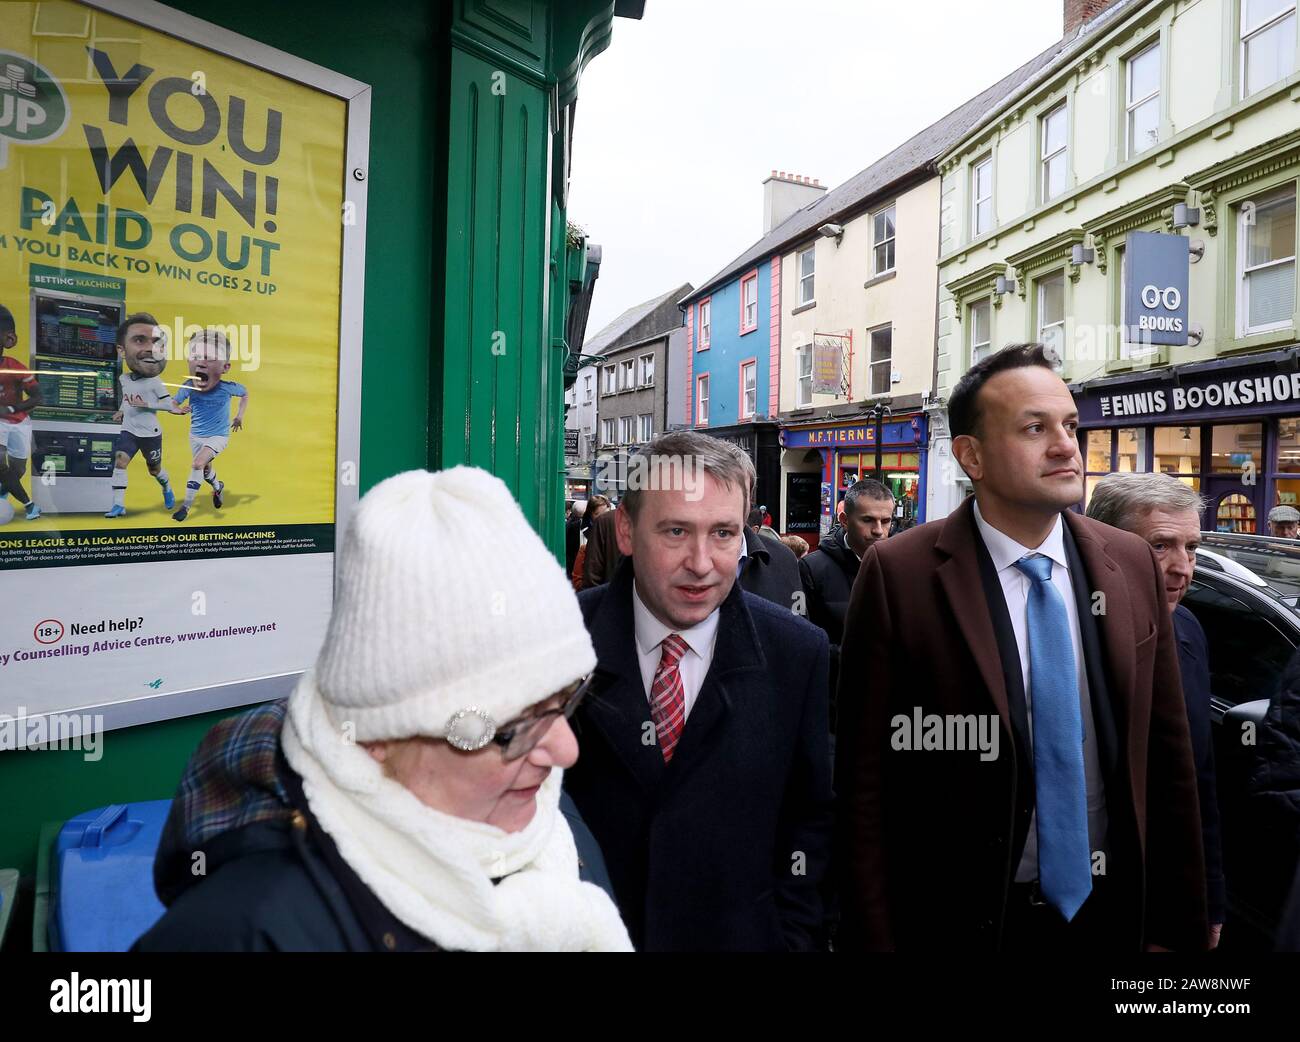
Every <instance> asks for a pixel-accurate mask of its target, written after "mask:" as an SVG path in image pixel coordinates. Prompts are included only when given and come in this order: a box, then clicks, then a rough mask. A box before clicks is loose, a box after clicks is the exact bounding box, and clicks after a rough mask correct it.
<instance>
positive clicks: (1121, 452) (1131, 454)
mask: <svg viewBox="0 0 1300 1042" xmlns="http://www.w3.org/2000/svg"><path fill="white" fill-rule="evenodd" d="M1116 433H1117V435H1118V445H1117V447H1116V452H1115V469H1116V470H1118V471H1119V472H1120V473H1121V474H1127V473H1130V472H1135V471H1141V470H1146V469H1147V432H1146V429H1145V428H1143V427H1129V428H1126V429H1124V430H1120V431H1118V432H1116Z"/></svg>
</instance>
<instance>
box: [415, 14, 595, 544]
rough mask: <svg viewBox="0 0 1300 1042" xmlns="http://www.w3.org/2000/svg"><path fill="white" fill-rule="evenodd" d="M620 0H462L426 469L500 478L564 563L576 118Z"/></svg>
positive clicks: (454, 38) (455, 20)
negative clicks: (477, 471) (569, 228)
mask: <svg viewBox="0 0 1300 1042" xmlns="http://www.w3.org/2000/svg"><path fill="white" fill-rule="evenodd" d="M614 6H615V5H614V3H613V2H612V0H605V2H599V0H457V3H456V6H455V8H454V12H453V15H452V25H451V62H450V90H449V106H450V109H449V117H448V141H447V252H446V281H445V289H446V297H445V302H444V308H443V314H444V321H443V330H442V334H443V335H442V337H441V342H438V341H437V340H435V342H434V345H433V349H434V351H435V352H438V351H441V359H440V363H441V364H440V365H438V364H435V365H434V366H433V367H432V372H433V373H434V374H435V376H434V377H433V380H434V383H435V386H434V387H433V388H432V389H431V391H432V393H431V398H432V406H433V407H432V409H431V418H430V463H431V465H432V466H434V467H451V466H455V465H456V464H458V463H468V464H471V465H474V466H479V467H483V468H485V469H487V470H490V471H491V472H492V473H494V474H496V475H498V476H499V477H500V478H501V479H502V480H504V481H505V483H506V484H507V485H508V486H509V487H510V489H511V491H512V492H514V494H515V496H516V498H518V500H519V502H520V504H521V505H522V506H523V509H524V514H525V516H527V517H528V519H529V521H531V522H532V523H533V525H534V526H535V527H536V528H537V530H538V532H539V533H540V534H541V535H542V538H543V539H544V540H545V541H546V543H547V545H548V546H550V547H551V549H552V550H553V551H554V552H555V553H556V554H557V556H558V555H560V554H561V553H562V546H563V535H564V532H563V523H564V519H563V512H564V510H563V508H564V484H563V475H564V362H565V357H566V354H567V347H566V345H565V343H564V316H565V313H566V311H567V306H568V275H567V262H566V255H565V228H566V223H567V220H566V211H567V206H568V199H567V186H568V170H569V147H570V142H571V125H572V124H571V114H572V111H573V110H572V105H573V102H574V101H575V99H576V96H577V85H578V79H579V77H580V76H581V74H582V70H583V68H584V67H585V66H586V63H587V62H588V61H589V60H590V59H591V58H592V57H593V56H594V55H595V54H597V53H599V52H600V51H601V50H603V49H604V48H605V47H606V46H608V43H609V38H610V33H611V26H612V23H613V18H614Z"/></svg>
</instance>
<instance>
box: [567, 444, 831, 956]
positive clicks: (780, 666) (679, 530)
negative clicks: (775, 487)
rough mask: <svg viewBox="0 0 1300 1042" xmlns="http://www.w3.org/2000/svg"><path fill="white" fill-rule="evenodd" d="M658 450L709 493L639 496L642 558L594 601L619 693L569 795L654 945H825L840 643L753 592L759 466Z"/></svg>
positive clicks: (590, 710)
mask: <svg viewBox="0 0 1300 1042" xmlns="http://www.w3.org/2000/svg"><path fill="white" fill-rule="evenodd" d="M642 452H643V453H644V454H646V455H647V456H648V457H649V458H651V459H654V458H663V459H670V458H676V459H681V460H686V461H688V462H691V463H692V466H691V467H689V468H688V469H687V472H688V473H694V474H695V476H696V477H697V479H698V482H693V483H691V484H690V485H688V486H687V487H686V488H685V489H681V488H667V487H663V486H660V487H656V488H651V489H647V490H637V491H630V492H629V493H628V495H627V496H626V497H625V498H624V500H623V502H622V503H621V504H620V506H619V509H618V511H617V514H616V517H617V518H618V536H619V545H620V546H621V547H622V549H623V552H624V553H625V554H626V555H628V557H629V559H626V560H624V562H623V564H622V566H621V567H620V569H619V571H618V573H617V574H616V575H615V577H614V580H613V581H612V582H611V583H610V584H609V585H607V586H603V587H598V588H596V589H594V590H587V591H584V592H583V593H582V594H580V595H579V598H578V600H579V603H580V604H581V606H582V612H583V615H584V617H585V618H586V620H587V628H588V630H589V632H590V633H591V638H592V643H593V644H594V645H595V647H596V655H597V659H598V663H599V665H598V671H599V674H600V676H601V678H602V683H601V685H600V687H599V688H597V689H596V690H594V691H593V693H592V696H591V697H590V698H589V699H588V700H587V701H586V702H585V703H584V704H583V705H582V706H581V707H580V708H579V710H578V712H577V713H576V714H575V716H574V718H573V721H572V722H573V724H574V727H575V730H576V731H577V733H578V744H579V749H580V756H579V758H578V763H577V764H576V765H575V766H574V767H573V768H571V769H570V770H568V771H566V772H565V778H564V784H565V788H566V789H567V790H568V792H569V793H570V795H572V796H573V800H574V803H575V804H576V805H577V807H578V810H579V811H580V812H581V814H582V816H583V818H584V820H585V821H586V822H587V825H588V826H589V827H590V828H591V831H592V833H593V834H594V835H595V837H596V840H597V842H598V843H599V844H600V847H601V849H602V850H603V852H604V855H605V861H606V864H607V865H608V867H609V874H610V878H611V879H612V880H613V884H614V893H615V896H616V899H617V901H618V906H619V911H620V913H621V914H622V916H623V920H624V922H625V923H626V924H627V927H628V932H629V934H630V935H631V937H632V943H633V944H634V945H635V947H636V948H637V949H638V950H641V951H700V950H707V951H720V950H730V951H737V950H748V951H786V950H813V949H818V948H821V947H823V946H824V939H823V936H822V922H823V906H822V899H821V894H820V889H819V884H820V883H821V881H822V877H823V874H824V872H825V869H826V865H827V862H828V859H829V854H830V830H831V822H832V816H831V805H832V804H831V801H832V793H831V784H830V750H829V744H828V735H827V718H826V712H827V710H826V701H827V700H826V668H827V650H826V636H825V634H823V633H822V632H821V631H820V630H818V629H817V628H816V627H815V626H812V625H810V624H809V623H808V622H806V621H805V620H803V619H801V618H799V617H797V616H796V615H794V614H793V613H792V612H790V611H789V610H788V609H787V608H784V607H777V606H775V605H773V604H769V603H768V602H767V601H765V600H763V599H762V598H759V597H755V596H754V595H752V594H750V593H747V592H745V591H744V590H743V589H741V588H740V586H739V585H738V584H737V583H736V566H737V558H738V555H739V548H740V540H741V535H742V532H743V530H744V527H745V524H744V522H745V507H746V504H747V499H748V489H749V487H750V485H751V483H752V480H753V478H752V475H753V464H752V462H750V461H749V458H748V457H747V456H746V455H745V454H744V453H743V452H742V451H741V450H740V449H738V448H736V447H735V446H733V445H730V444H728V443H726V442H722V441H719V440H718V439H714V438H709V437H707V436H705V435H702V434H698V433H696V432H693V431H688V432H681V433H677V434H668V435H663V436H661V437H660V438H658V439H656V440H655V441H654V442H652V443H651V444H650V445H648V446H646V448H645V449H643V450H642Z"/></svg>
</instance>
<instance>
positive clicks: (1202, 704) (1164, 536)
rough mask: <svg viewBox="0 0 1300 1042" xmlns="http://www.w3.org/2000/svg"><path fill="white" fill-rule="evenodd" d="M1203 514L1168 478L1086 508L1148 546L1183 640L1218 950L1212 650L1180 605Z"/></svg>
mask: <svg viewBox="0 0 1300 1042" xmlns="http://www.w3.org/2000/svg"><path fill="white" fill-rule="evenodd" d="M1204 510H1205V500H1204V499H1203V498H1202V497H1201V496H1200V494H1199V493H1197V492H1196V490H1195V489H1192V488H1191V487H1189V486H1187V485H1184V484H1183V483H1182V482H1181V481H1179V480H1178V479H1177V478H1173V477H1170V476H1169V475H1168V474H1108V475H1107V476H1106V477H1104V478H1102V479H1101V480H1100V481H1099V482H1098V483H1097V487H1096V488H1095V489H1094V490H1093V493H1092V499H1091V500H1090V501H1089V503H1088V516H1089V517H1091V518H1093V519H1094V520H1096V521H1101V522H1102V523H1103V524H1107V525H1113V526H1114V527H1115V528H1122V529H1124V530H1126V531H1129V532H1135V533H1137V534H1138V535H1140V536H1141V537H1142V538H1143V539H1145V540H1146V541H1147V542H1148V543H1150V544H1151V549H1152V550H1153V551H1155V555H1156V560H1157V561H1158V562H1159V563H1160V571H1161V574H1162V575H1163V576H1164V581H1165V596H1166V598H1168V601H1169V610H1170V611H1171V612H1172V613H1173V623H1174V632H1175V633H1176V634H1177V637H1178V663H1179V666H1180V672H1181V673H1182V679H1183V697H1184V699H1185V700H1186V703H1187V722H1188V725H1189V727H1190V729H1191V735H1192V751H1193V754H1194V756H1195V758H1196V780H1197V792H1198V795H1199V798H1200V805H1201V833H1202V837H1203V839H1204V845H1205V882H1206V891H1207V894H1206V896H1207V901H1208V905H1209V921H1210V947H1211V948H1213V947H1215V946H1216V945H1217V944H1218V943H1219V931H1220V930H1221V929H1222V928H1223V919H1224V905H1225V899H1226V898H1225V890H1224V882H1223V852H1222V848H1221V846H1220V843H1219V803H1218V798H1217V796H1216V795H1215V793H1216V788H1215V780H1214V743H1213V741H1212V740H1211V736H1210V669H1209V649H1208V646H1207V644H1206V640H1205V631H1204V630H1202V629H1201V624H1200V623H1199V622H1197V620H1196V616H1195V615H1193V614H1192V613H1191V611H1189V610H1188V609H1187V608H1186V607H1185V606H1184V605H1182V604H1180V603H1179V601H1181V600H1182V599H1183V597H1184V596H1185V595H1186V594H1187V591H1188V589H1189V587H1190V585H1191V581H1192V575H1193V572H1194V570H1195V567H1196V548H1197V547H1198V546H1200V543H1201V514H1202V512H1203V511H1204Z"/></svg>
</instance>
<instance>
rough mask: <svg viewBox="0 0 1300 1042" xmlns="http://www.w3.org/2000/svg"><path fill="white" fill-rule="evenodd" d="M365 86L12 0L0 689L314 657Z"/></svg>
mask: <svg viewBox="0 0 1300 1042" xmlns="http://www.w3.org/2000/svg"><path fill="white" fill-rule="evenodd" d="M368 104H369V89H368V88H367V87H365V85H364V84H360V83H357V82H356V81H354V80H350V79H347V78H346V77H342V76H338V75H337V74H334V73H332V72H330V71H328V70H324V69H320V68H319V67H318V66H314V65H310V64H309V63H306V62H302V61H300V60H298V59H296V58H293V57H292V56H289V55H284V54H282V53H281V52H277V51H273V50H271V49H270V48H267V47H264V46H263V45H261V44H256V43H254V42H253V41H248V40H245V39H243V38H242V37H238V36H236V35H234V34H231V33H227V32H225V31H224V30H221V29H218V28H217V27H215V26H211V25H209V24H207V23H204V22H201V21H198V20H196V19H192V18H189V17H188V16H186V15H183V14H181V13H179V12H175V11H173V10H171V9H169V8H166V7H164V6H162V5H157V4H138V3H137V4H127V3H122V2H120V0H119V2H97V3H59V4H48V3H3V4H0V348H3V351H0V580H2V581H3V582H4V585H5V588H6V596H5V602H6V603H5V611H4V613H3V614H2V615H0V714H8V715H11V716H18V717H23V716H26V717H35V716H39V715H41V714H52V713H56V712H65V711H70V710H78V709H79V710H83V711H84V710H86V709H88V708H91V707H97V708H104V709H105V710H106V711H107V715H108V718H109V720H110V722H109V724H108V725H107V726H110V727H111V726H122V725H124V724H127V723H136V722H144V721H146V720H151V719H161V718H165V717H167V716H173V715H182V714H183V713H187V712H197V711H200V710H203V709H211V708H226V707H229V706H233V705H238V704H243V703H247V702H252V701H257V700H260V699H261V698H265V697H274V696H276V695H277V694H280V693H282V689H283V688H284V687H285V683H287V681H288V679H290V678H292V677H294V676H296V674H297V673H299V672H300V671H301V670H303V669H305V668H306V667H307V666H309V665H310V663H311V661H312V660H313V658H314V656H315V654H316V651H317V650H318V648H319V645H320V641H321V638H322V636H323V633H324V627H325V623H326V621H327V619H328V615H329V610H330V604H331V600H332V588H333V574H334V547H335V539H336V531H337V527H338V526H339V525H340V524H341V523H342V522H343V521H344V520H345V518H344V517H343V516H341V515H344V514H346V512H347V511H348V510H350V509H351V506H352V505H353V504H355V501H356V489H355V462H349V461H355V460H356V458H357V448H358V445H357V440H358V439H357V430H358V425H359V417H358V414H359V400H360V399H359V385H358V383H359V376H355V375H353V376H349V375H347V374H348V373H349V372H350V373H352V374H359V370H360V367H359V358H360V344H359V342H358V343H351V342H348V341H347V338H346V337H344V336H343V335H342V332H341V331H342V330H343V329H344V328H348V327H355V328H356V329H357V330H358V332H359V325H360V323H359V322H355V321H352V314H353V312H354V310H355V309H357V308H359V301H360V282H361V278H360V274H359V268H358V267H357V265H356V261H355V258H356V257H358V256H359V255H360V254H359V253H358V251H359V250H360V249H361V248H363V246H364V240H363V238H362V236H363V234H364V233H363V231H362V230H361V229H362V227H363V225H361V226H359V224H358V216H359V213H360V214H361V215H364V196H363V195H359V194H358V193H359V192H360V191H361V188H360V187H359V184H358V182H359V181H360V180H361V178H356V179H353V178H350V177H348V176H347V174H348V172H349V170H350V169H354V168H355V166H356V163H357V161H358V156H359V155H361V156H363V155H364V142H365V139H366V137H367V136H368V113H369V109H368ZM358 142H360V144H358ZM349 286H352V287H353V288H352V289H350V288H349ZM349 470H350V471H351V474H352V478H351V480H349V478H348V473H349ZM341 475H342V476H341ZM276 678H280V680H282V681H284V682H285V683H280V684H279V685H278V686H277V685H276V683H274V681H275V680H276Z"/></svg>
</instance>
